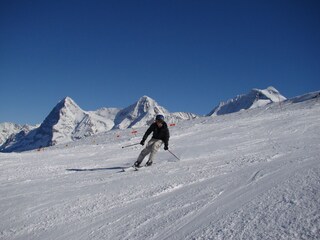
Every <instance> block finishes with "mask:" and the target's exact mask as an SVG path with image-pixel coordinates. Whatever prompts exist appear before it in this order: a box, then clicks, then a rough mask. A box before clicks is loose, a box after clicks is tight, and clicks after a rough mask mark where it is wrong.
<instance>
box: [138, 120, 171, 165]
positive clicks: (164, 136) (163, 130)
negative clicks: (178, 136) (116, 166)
mask: <svg viewBox="0 0 320 240" xmlns="http://www.w3.org/2000/svg"><path fill="white" fill-rule="evenodd" d="M152 132H153V135H152V138H151V139H150V141H149V142H148V144H147V146H146V147H145V148H144V149H143V150H142V151H141V153H140V155H139V156H138V159H137V161H136V162H135V163H134V166H135V167H140V164H141V163H142V161H143V159H144V158H145V157H146V156H147V155H148V154H150V156H149V160H148V161H147V163H146V166H150V165H152V163H153V160H154V157H155V155H156V153H157V152H158V150H159V148H160V147H161V145H162V143H164V150H168V149H169V137H170V134H169V129H168V125H167V123H166V122H165V121H164V116H163V115H157V116H156V120H155V122H154V123H153V124H151V126H150V127H149V128H148V130H147V131H146V133H145V134H144V135H143V138H142V140H141V142H140V144H141V145H142V146H143V145H144V143H145V141H146V140H147V138H148V136H149V135H150V134H151V133H152Z"/></svg>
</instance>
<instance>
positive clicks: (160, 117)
mask: <svg viewBox="0 0 320 240" xmlns="http://www.w3.org/2000/svg"><path fill="white" fill-rule="evenodd" d="M156 120H159V121H164V116H163V115H161V114H159V115H157V116H156Z"/></svg>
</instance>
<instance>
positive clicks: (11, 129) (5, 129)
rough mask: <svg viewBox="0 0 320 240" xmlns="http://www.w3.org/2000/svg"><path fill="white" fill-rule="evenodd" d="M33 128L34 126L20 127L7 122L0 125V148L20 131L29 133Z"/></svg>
mask: <svg viewBox="0 0 320 240" xmlns="http://www.w3.org/2000/svg"><path fill="white" fill-rule="evenodd" d="M34 128H36V126H31V125H20V124H16V123H9V122H4V123H0V146H1V145H2V144H4V143H5V141H6V140H7V139H8V138H9V137H10V136H11V135H12V134H17V133H19V132H20V131H24V132H29V131H30V130H32V129H34Z"/></svg>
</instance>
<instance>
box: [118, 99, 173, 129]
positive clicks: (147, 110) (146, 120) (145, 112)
mask: <svg viewBox="0 0 320 240" xmlns="http://www.w3.org/2000/svg"><path fill="white" fill-rule="evenodd" d="M157 114H163V115H169V112H168V110H166V109H165V108H163V107H161V106H160V105H159V104H158V103H157V102H156V101H155V100H153V99H152V98H150V97H148V96H143V97H141V98H140V99H139V100H138V101H137V102H136V103H134V104H132V105H130V106H129V107H127V108H125V109H123V110H121V111H120V112H119V113H118V114H117V116H116V122H115V128H117V129H124V128H131V127H142V126H145V125H148V124H150V122H152V121H153V120H154V117H155V116H156V115H157Z"/></svg>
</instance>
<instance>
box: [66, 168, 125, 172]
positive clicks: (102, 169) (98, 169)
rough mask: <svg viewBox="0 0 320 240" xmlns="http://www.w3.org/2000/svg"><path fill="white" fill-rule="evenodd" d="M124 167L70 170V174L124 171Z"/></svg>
mask: <svg viewBox="0 0 320 240" xmlns="http://www.w3.org/2000/svg"><path fill="white" fill-rule="evenodd" d="M122 169H123V167H110V168H68V169H66V170H67V171H69V172H95V171H112V170H122Z"/></svg>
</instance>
